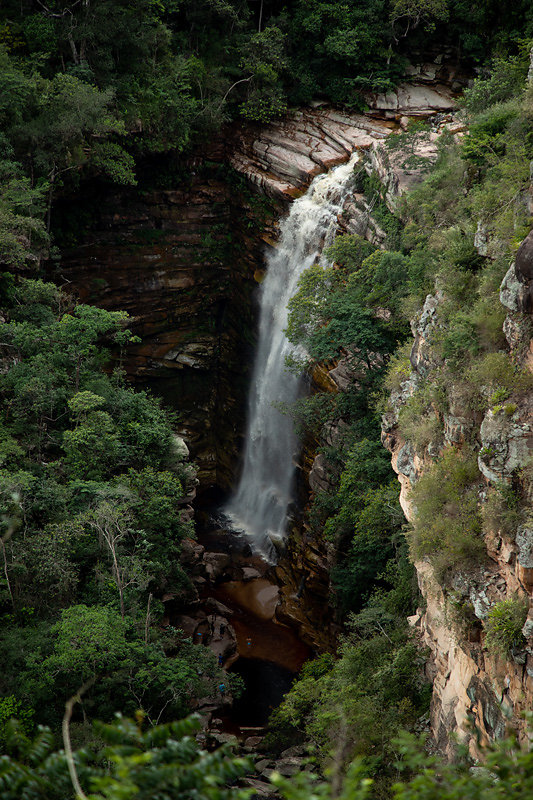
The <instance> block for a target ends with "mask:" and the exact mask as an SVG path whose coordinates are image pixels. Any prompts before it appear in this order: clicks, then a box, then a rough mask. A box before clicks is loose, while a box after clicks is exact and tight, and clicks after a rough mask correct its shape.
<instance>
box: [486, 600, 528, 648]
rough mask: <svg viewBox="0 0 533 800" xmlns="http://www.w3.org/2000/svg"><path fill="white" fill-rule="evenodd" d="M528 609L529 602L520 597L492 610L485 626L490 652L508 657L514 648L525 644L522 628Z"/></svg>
mask: <svg viewBox="0 0 533 800" xmlns="http://www.w3.org/2000/svg"><path fill="white" fill-rule="evenodd" d="M527 609H528V604H527V602H525V601H524V600H523V599H521V598H518V597H508V598H507V599H506V600H501V601H500V602H499V603H496V604H495V605H494V606H493V608H491V610H490V611H489V613H488V615H487V619H486V621H485V624H484V627H485V646H486V647H487V649H488V650H492V651H493V652H498V653H500V654H501V655H503V656H508V655H509V654H510V652H511V650H512V649H513V648H515V647H520V646H521V645H524V644H525V638H524V636H523V634H522V628H523V627H524V622H525V621H526V617H527Z"/></svg>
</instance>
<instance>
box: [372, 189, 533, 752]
mask: <svg viewBox="0 0 533 800" xmlns="http://www.w3.org/2000/svg"><path fill="white" fill-rule="evenodd" d="M532 191H533V187H530V189H529V191H528V193H527V195H528V196H527V197H526V198H525V202H527V203H529V204H531V193H532ZM477 246H478V248H484V247H485V246H486V242H484V241H483V240H482V239H481V237H479V236H477ZM532 287H533V234H532V233H530V234H529V235H528V237H527V238H526V239H525V241H524V242H523V243H522V245H521V247H520V248H519V250H518V252H517V255H516V258H515V260H514V262H513V263H512V264H511V265H510V268H509V271H508V272H507V275H506V276H505V278H504V281H503V283H502V287H501V292H500V299H501V303H502V305H503V306H504V307H505V308H506V309H507V311H508V314H507V317H506V319H505V323H504V326H503V330H504V333H505V336H506V339H507V343H508V347H509V350H510V354H511V357H512V359H513V361H514V363H515V364H516V365H517V367H522V368H524V369H525V370H526V371H527V370H529V371H531V367H532V362H531V347H532V338H531V336H532V330H533V328H532V317H531V311H532V304H531V296H533V295H532ZM443 300H444V297H443V295H442V293H441V292H439V291H437V292H436V293H435V294H434V295H428V296H427V298H426V301H425V303H424V306H423V308H422V309H421V310H420V312H419V313H418V315H417V316H416V318H415V319H414V320H413V321H412V323H411V327H412V334H413V343H412V349H411V353H410V365H411V370H410V373H409V375H407V376H405V379H404V380H403V381H402V382H401V384H400V386H399V388H398V390H397V391H394V392H393V393H392V395H391V398H390V410H389V412H388V413H386V414H385V416H384V418H383V426H382V430H383V435H382V440H383V443H384V444H385V446H386V447H387V448H388V449H389V450H390V451H391V454H392V466H393V468H394V470H395V471H396V473H397V475H398V479H399V481H400V484H401V494H400V501H401V505H402V508H403V510H404V513H405V515H406V518H407V520H408V521H410V522H412V521H413V519H414V515H415V508H414V506H413V500H412V497H411V491H412V489H413V487H414V486H415V485H416V484H417V482H418V481H419V480H420V478H421V476H423V475H425V474H426V473H427V471H428V470H429V469H430V468H431V467H432V466H433V465H434V464H435V463H436V461H437V459H438V457H439V455H441V454H442V453H443V452H444V450H446V449H449V448H455V451H456V452H457V453H458V454H459V453H460V452H461V451H462V450H463V449H465V448H469V447H473V448H474V452H475V453H477V458H478V466H479V471H480V476H479V485H478V488H477V491H478V502H479V507H480V509H481V513H482V517H483V519H484V525H483V532H482V539H483V542H484V551H483V552H482V554H481V556H480V557H479V558H478V559H477V562H476V563H471V564H469V563H466V562H465V563H464V564H462V565H459V566H456V567H455V568H454V570H453V574H452V575H451V576H450V575H449V576H448V577H447V578H446V579H444V578H443V576H442V575H441V574H439V572H438V571H437V570H436V569H435V568H434V566H433V565H432V563H431V562H430V559H429V558H424V559H422V560H418V561H416V562H415V566H416V570H417V573H418V582H419V586H420V590H421V593H422V596H423V600H424V606H423V607H422V608H420V609H419V611H418V612H417V614H416V615H415V616H414V617H413V618H412V619H411V623H412V625H413V626H414V628H415V629H416V630H417V632H418V634H419V636H420V640H421V643H422V645H424V646H426V647H427V648H428V652H429V654H430V655H429V661H428V663H427V674H428V677H429V678H430V679H431V680H432V682H433V697H432V703H431V726H432V731H433V734H434V737H435V740H436V743H437V746H438V747H439V748H440V749H442V750H444V751H445V752H447V753H448V755H449V756H450V757H452V756H453V752H454V748H455V743H454V735H455V736H457V738H458V739H459V740H460V741H463V742H465V743H466V744H467V745H468V747H469V750H470V753H471V754H472V755H473V756H474V757H477V756H479V754H480V750H479V746H480V744H481V745H483V744H484V743H486V742H487V741H490V740H493V739H494V738H497V737H500V736H502V735H504V734H505V733H506V731H507V729H508V727H509V726H510V727H511V728H512V729H514V730H517V731H518V733H519V735H520V736H526V735H527V734H526V732H525V722H524V719H523V712H525V711H527V710H531V707H532V703H533V609H532V608H531V597H532V592H533V529H532V528H531V525H530V521H529V520H530V514H529V511H528V509H529V507H530V504H531V499H532V497H533V476H532V475H531V467H530V465H531V457H532V455H533V415H532V411H533V400H532V397H531V391H530V388H527V381H526V384H524V383H523V382H522V385H521V384H520V380H519V379H518V378H517V384H516V389H515V390H514V391H513V392H512V394H511V396H510V397H508V398H507V400H505V402H504V403H503V404H497V403H496V401H494V402H491V401H489V403H488V404H489V406H490V407H489V408H488V410H486V411H483V410H481V409H479V410H478V411H476V410H473V408H472V405H471V404H469V402H468V400H467V398H466V397H465V396H464V392H463V393H461V391H460V387H459V385H458V386H457V387H456V386H448V387H447V394H448V409H447V411H446V412H445V413H442V412H441V411H440V410H437V409H434V410H432V411H430V412H428V413H429V416H431V415H433V414H434V415H435V418H438V422H439V425H440V426H441V428H442V431H443V436H439V437H435V440H434V441H431V442H430V443H429V444H427V445H426V446H425V447H422V446H420V444H419V443H416V442H414V441H412V440H410V439H409V438H408V437H406V436H405V435H404V434H403V433H402V431H401V427H400V426H399V424H398V423H399V416H400V414H401V410H402V408H403V407H404V406H405V404H406V403H407V402H408V401H409V398H411V397H412V396H413V394H414V393H415V392H416V391H417V388H419V387H420V386H422V384H423V383H424V382H425V381H431V380H433V379H434V378H435V376H436V375H437V374H438V370H439V368H440V366H441V365H442V360H441V358H442V357H441V356H439V354H438V349H437V348H436V346H435V344H436V342H437V340H438V337H439V334H442V332H443V330H445V328H446V318H445V315H444V314H443V313H441V312H442V304H443ZM524 380H525V379H522V381H524ZM472 443H473V444H472ZM457 457H459V455H458V456H457ZM506 491H509V492H512V496H513V498H515V503H516V504H517V507H518V508H517V511H516V521H515V522H514V523H513V522H512V518H511V517H510V515H508V516H507V518H504V517H502V516H498V514H495V513H493V512H491V508H490V502H491V501H494V498H495V497H498V496H503V495H502V493H503V494H504V493H505V492H506ZM510 599H512V600H514V601H516V600H518V601H520V602H522V603H524V604H525V606H526V607H529V612H528V616H527V619H526V622H525V625H524V627H523V629H522V633H523V637H524V638H523V640H522V642H521V643H520V644H517V645H516V646H513V647H512V648H511V650H510V652H509V653H507V654H504V653H503V652H498V651H497V650H496V649H494V648H493V647H489V646H487V641H486V629H485V625H484V623H486V621H487V617H488V614H489V612H491V611H492V610H493V609H494V608H495V606H496V604H498V603H501V602H502V601H508V600H510Z"/></svg>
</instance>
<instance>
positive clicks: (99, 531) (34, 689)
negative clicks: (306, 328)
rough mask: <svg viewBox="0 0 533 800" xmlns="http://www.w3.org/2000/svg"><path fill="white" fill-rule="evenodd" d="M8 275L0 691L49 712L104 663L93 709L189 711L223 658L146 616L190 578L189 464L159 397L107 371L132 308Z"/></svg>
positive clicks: (0, 389)
mask: <svg viewBox="0 0 533 800" xmlns="http://www.w3.org/2000/svg"><path fill="white" fill-rule="evenodd" d="M3 290H4V298H3V299H4V306H3V315H4V319H5V322H4V326H3V338H2V348H3V356H4V363H5V365H6V368H5V370H4V372H3V374H2V378H1V381H0V396H1V398H2V418H1V427H0V441H1V447H0V454H1V461H2V466H1V469H0V513H1V517H2V519H1V523H0V525H1V534H2V540H3V541H2V544H3V556H4V559H3V563H4V568H3V580H2V583H1V584H0V610H1V611H2V613H3V614H4V616H3V620H4V623H3V627H2V634H1V638H2V648H3V653H4V655H5V669H4V672H3V675H2V677H1V678H0V695H3V696H4V698H6V699H5V701H4V702H5V703H7V702H8V700H9V698H10V697H11V698H13V701H12V702H13V703H14V704H15V705H14V706H13V708H14V710H15V711H18V710H19V709H22V708H24V709H27V710H28V714H30V712H31V709H34V713H35V721H36V722H47V723H49V724H52V725H56V724H58V721H59V712H60V708H58V703H59V705H60V704H61V699H62V697H63V698H64V697H66V696H68V694H72V693H73V692H74V691H75V690H76V688H77V687H78V686H79V685H80V684H81V683H83V682H84V681H85V680H86V679H88V678H97V679H98V680H97V684H96V685H95V686H94V687H93V688H92V689H91V691H90V692H89V693H88V695H87V697H86V699H85V708H86V709H90V710H91V713H92V709H93V708H97V710H98V714H99V715H100V716H102V717H104V718H106V717H109V716H110V715H111V714H112V713H113V711H114V710H115V709H116V708H117V707H120V708H122V709H125V710H128V711H129V712H131V713H133V712H134V711H135V710H136V709H138V708H142V709H144V711H145V713H146V714H147V715H148V717H149V718H150V719H153V720H157V719H159V718H160V717H161V716H163V717H164V716H165V714H166V715H183V714H184V713H186V712H187V710H188V704H189V702H190V700H191V698H194V697H197V696H206V695H209V694H212V693H213V692H214V691H215V689H216V686H217V681H218V682H219V681H220V675H221V672H220V670H219V668H218V666H217V664H216V659H215V657H214V656H213V655H212V654H211V653H210V652H208V651H207V650H206V648H204V647H200V646H197V645H193V644H191V643H190V642H187V640H186V639H185V638H184V637H183V635H182V634H180V633H179V632H177V631H173V630H170V629H169V630H168V631H167V633H166V634H162V633H157V632H156V630H155V629H154V628H153V627H151V626H150V620H151V619H153V620H156V619H157V618H158V616H159V614H160V613H161V608H162V607H161V604H160V599H159V598H161V596H162V595H163V593H164V592H166V591H169V590H170V591H172V592H173V593H174V594H175V595H177V596H181V597H182V598H186V597H187V596H188V593H189V591H190V581H189V578H188V577H187V575H186V574H185V572H184V571H183V569H182V567H181V566H180V552H181V545H180V543H181V540H182V539H183V537H184V536H190V535H193V531H192V527H191V524H190V523H189V522H186V521H184V520H183V519H182V513H181V508H182V503H183V500H184V495H185V494H186V492H187V491H188V489H189V486H190V481H191V480H193V479H194V469H193V468H192V467H191V466H190V465H186V464H184V463H183V451H181V450H180V448H178V447H177V444H176V439H175V437H174V434H173V432H172V428H171V426H170V423H169V420H168V419H167V417H166V415H165V413H164V412H163V410H162V408H161V407H160V405H159V403H158V402H157V401H155V400H154V399H152V398H151V397H150V396H149V395H148V394H147V393H146V392H135V391H133V390H132V389H131V388H130V387H129V386H128V385H127V384H126V383H125V382H124V379H123V376H122V374H121V372H120V371H115V372H113V373H109V372H108V373H104V372H103V369H102V368H103V367H104V366H105V365H106V364H107V363H108V353H107V351H106V350H105V349H104V347H103V345H104V344H105V343H107V344H109V345H110V346H114V347H115V348H118V349H119V351H120V349H121V348H123V347H125V346H126V345H127V343H128V342H129V341H131V340H132V336H131V334H130V332H129V331H128V330H127V328H126V327H125V326H126V323H127V315H126V314H123V313H121V312H107V311H104V310H103V309H97V308H94V307H91V306H84V305H77V306H76V305H74V304H73V303H72V300H71V299H70V298H68V297H67V296H66V295H64V294H63V293H62V292H60V291H59V290H58V288H57V287H55V286H54V285H53V284H48V283H44V282H43V281H40V280H28V279H20V280H15V279H13V277H12V276H4V282H3ZM6 707H7V706H6ZM28 718H29V717H28Z"/></svg>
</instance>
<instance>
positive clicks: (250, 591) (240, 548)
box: [198, 529, 313, 735]
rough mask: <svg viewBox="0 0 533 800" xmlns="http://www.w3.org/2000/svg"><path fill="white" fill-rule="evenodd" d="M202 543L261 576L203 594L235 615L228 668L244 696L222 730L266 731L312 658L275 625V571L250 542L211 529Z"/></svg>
mask: <svg viewBox="0 0 533 800" xmlns="http://www.w3.org/2000/svg"><path fill="white" fill-rule="evenodd" d="M198 539H199V542H200V543H201V544H202V545H203V546H204V547H205V548H206V551H208V552H225V553H228V554H229V555H230V556H231V560H232V563H233V564H236V565H238V566H240V567H253V568H254V569H256V570H257V572H258V573H259V574H260V575H261V577H257V578H252V579H251V580H246V581H245V580H224V579H222V580H219V581H218V582H217V584H216V585H215V586H209V587H206V588H205V589H204V591H203V592H202V593H201V594H202V599H204V600H205V599H207V598H208V597H213V598H214V599H215V600H218V601H219V602H221V603H223V604H224V605H225V606H227V607H228V608H230V609H231V610H232V612H233V614H232V615H231V616H230V617H229V618H228V619H229V622H230V624H231V625H232V627H233V628H234V630H235V635H236V638H237V653H236V655H235V658H234V659H233V660H232V663H231V664H229V665H228V668H229V671H230V672H234V673H237V674H239V675H240V676H241V678H242V679H243V681H244V685H245V690H244V693H243V695H242V696H241V697H240V698H239V699H238V700H237V701H236V702H235V703H234V706H233V708H232V710H231V712H229V714H227V715H224V719H223V729H224V730H225V731H227V732H232V733H236V734H237V735H239V733H240V734H241V735H242V734H243V733H244V729H245V728H246V727H247V726H251V728H253V727H254V726H258V727H262V726H264V725H266V723H267V721H268V717H269V715H270V713H271V712H272V710H273V709H274V708H276V707H277V706H278V705H279V704H280V703H281V701H282V700H283V696H284V695H285V694H286V693H287V692H288V691H289V689H290V688H291V685H292V683H293V681H294V679H295V677H296V675H297V674H298V672H300V670H301V668H302V665H303V664H304V662H305V661H307V659H308V658H310V657H311V656H312V655H313V653H312V650H311V648H310V647H308V645H306V644H305V643H304V642H302V641H301V640H300V639H299V637H298V633H297V630H296V629H295V628H292V627H289V626H287V625H284V624H282V623H280V622H278V621H277V620H276V616H275V612H276V606H277V605H278V601H279V587H278V586H277V585H276V584H275V583H274V582H273V581H272V580H270V579H269V571H270V569H271V565H270V564H268V562H266V561H265V560H264V559H262V558H261V557H260V556H257V555H252V553H251V551H250V549H249V546H248V544H247V542H246V540H244V539H243V538H242V537H240V536H238V535H232V534H228V533H226V532H223V531H221V530H213V529H211V530H210V531H207V532H206V531H205V530H204V532H203V533H202V534H200V535H199V537H198Z"/></svg>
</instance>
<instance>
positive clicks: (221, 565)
mask: <svg viewBox="0 0 533 800" xmlns="http://www.w3.org/2000/svg"><path fill="white" fill-rule="evenodd" d="M203 563H204V567H205V574H206V575H207V577H208V578H209V579H210V580H211V581H215V580H216V579H217V578H220V577H222V575H224V573H225V570H227V568H228V567H229V566H230V564H231V558H230V556H229V555H228V554H227V553H204V557H203Z"/></svg>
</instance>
